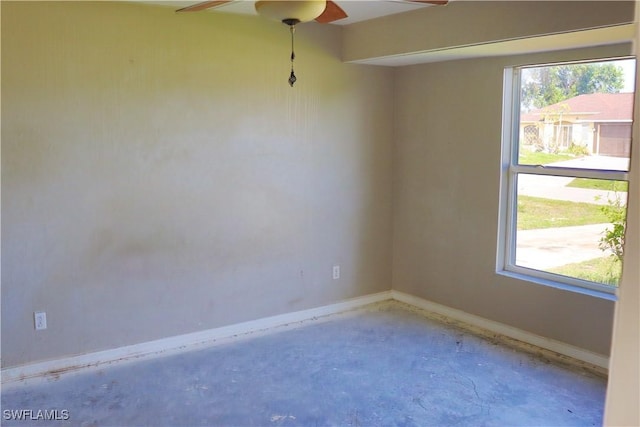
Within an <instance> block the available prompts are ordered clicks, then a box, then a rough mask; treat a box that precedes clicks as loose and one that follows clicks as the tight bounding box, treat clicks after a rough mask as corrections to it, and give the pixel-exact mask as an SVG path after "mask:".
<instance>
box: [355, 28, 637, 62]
mask: <svg viewBox="0 0 640 427" xmlns="http://www.w3.org/2000/svg"><path fill="white" fill-rule="evenodd" d="M635 32H636V25H635V24H622V25H615V26H611V27H604V28H594V29H588V30H583V31H574V32H569V33H560V34H550V35H544V36H538V37H528V38H522V39H512V40H503V41H494V42H490V43H479V44H474V45H467V46H449V47H446V48H443V49H434V50H429V51H423V52H411V53H407V54H404V55H390V56H384V57H380V58H368V59H364V60H360V61H352V62H355V63H361V64H372V65H387V66H392V67H397V66H403V65H413V64H424V63H428V62H440V61H451V60H455V59H468V58H479V57H483V56H504V55H519V54H523V53H536V52H549V51H555V50H564V49H574V48H581V47H589V46H603V45H610V44H615V43H625V42H630V41H631V40H633V37H634V35H635Z"/></svg>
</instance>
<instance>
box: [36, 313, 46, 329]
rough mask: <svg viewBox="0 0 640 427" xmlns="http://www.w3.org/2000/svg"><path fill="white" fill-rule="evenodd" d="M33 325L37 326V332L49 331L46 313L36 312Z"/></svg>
mask: <svg viewBox="0 0 640 427" xmlns="http://www.w3.org/2000/svg"><path fill="white" fill-rule="evenodd" d="M33 323H34V324H35V327H36V331H41V330H43V329H47V313H45V312H44V311H36V312H35V313H33Z"/></svg>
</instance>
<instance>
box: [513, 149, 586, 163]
mask: <svg viewBox="0 0 640 427" xmlns="http://www.w3.org/2000/svg"><path fill="white" fill-rule="evenodd" d="M575 158H576V157H575V156H573V155H571V154H552V153H542V152H532V151H526V150H522V151H520V153H519V156H518V163H520V164H521V165H548V164H549V163H554V162H561V161H563V160H571V159H575Z"/></svg>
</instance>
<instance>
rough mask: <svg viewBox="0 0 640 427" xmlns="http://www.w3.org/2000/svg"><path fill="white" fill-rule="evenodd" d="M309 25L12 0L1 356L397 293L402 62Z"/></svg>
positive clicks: (5, 61)
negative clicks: (395, 209) (358, 60)
mask: <svg viewBox="0 0 640 427" xmlns="http://www.w3.org/2000/svg"><path fill="white" fill-rule="evenodd" d="M297 36H298V40H297V49H296V50H297V63H298V66H297V74H298V77H299V81H298V83H297V84H296V87H295V88H293V89H292V88H290V87H289V86H288V84H287V82H286V79H287V78H288V73H289V61H288V59H289V47H290V45H289V32H288V29H287V28H286V27H285V26H283V25H282V24H279V23H275V22H269V21H267V20H264V19H260V18H258V17H244V16H235V15H228V14H219V13H201V14H175V13H174V11H173V9H170V8H163V7H156V6H145V5H136V4H127V3H116V2H95V3H90V2H42V3H32V2H24V3H21V2H4V1H3V2H2V107H3V108H2V366H3V367H7V366H14V365H19V364H24V363H28V362H33V361H38V360H45V359H50V358H56V357H62V356H66V355H73V354H79V353H85V352H90V351H96V350H102V349H109V348H114V347H119V346H123V345H127V344H134V343H139V342H143V341H148V340H153V339H158V338H163V337H167V336H172V335H176V334H182V333H188V332H193V331H199V330H204V329H208V328H213V327H218V326H222V325H228V324H233V323H237V322H241V321H246V320H252V319H257V318H261V317H265V316H270V315H276V314H280V313H286V312H291V311H296V310H301V309H306V308H311V307H316V306H321V305H325V304H329V303H332V302H336V301H340V300H344V299H346V298H349V297H355V296H360V295H365V294H370V293H374V292H378V291H382V290H387V289H389V288H390V280H391V270H390V263H391V250H390V248H391V244H390V240H391V147H392V144H391V139H392V108H393V105H392V102H390V100H391V99H392V98H393V92H392V84H393V79H392V70H389V69H381V68H373V67H366V66H354V65H345V64H343V63H341V62H340V60H339V58H338V56H339V51H340V43H341V30H340V29H339V28H336V27H331V26H320V25H317V24H307V25H303V26H300V27H299V28H298V31H297ZM333 264H340V265H341V267H342V271H341V272H342V277H341V279H339V280H332V278H331V273H332V265H333ZM36 310H43V311H46V312H47V316H48V322H49V327H48V329H47V330H46V331H41V332H36V331H34V328H33V312H34V311H36Z"/></svg>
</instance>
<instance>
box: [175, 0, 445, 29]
mask: <svg viewBox="0 0 640 427" xmlns="http://www.w3.org/2000/svg"><path fill="white" fill-rule="evenodd" d="M238 1H245V0H213V1H204V2H200V3H196V4H193V5H191V6H187V7H183V8H181V9H178V10H177V12H199V11H201V10H206V9H215V8H218V7H221V6H225V5H227V4H229V3H236V2H238ZM393 1H394V2H395V3H408V4H411V3H413V4H425V5H436V6H438V5H439V6H442V5H446V4H447V3H449V0H393ZM255 8H256V11H257V12H258V13H259V14H261V15H264V16H267V17H269V18H272V19H277V20H279V21H282V20H284V19H287V18H295V17H294V16H284V15H283V14H286V13H287V12H288V13H294V14H295V13H297V14H299V17H298V20H299V21H300V22H307V21H313V20H315V21H316V22H319V23H321V24H330V23H332V22H335V21H339V20H341V19H344V18H347V17H348V15H347V13H346V12H345V11H344V10H343V9H342V8H341V7H340V6H339V5H338V4H337V3H336V2H335V1H332V0H258V1H256V2H255ZM314 13H317V15H315V16H312V15H313V14H314ZM300 17H302V18H306V19H304V20H303V19H300Z"/></svg>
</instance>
